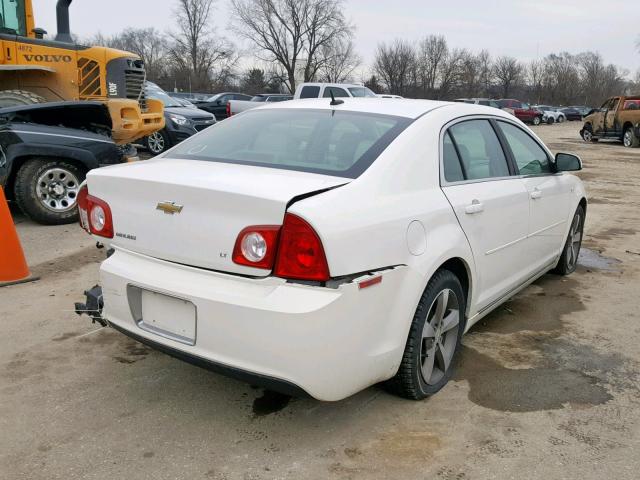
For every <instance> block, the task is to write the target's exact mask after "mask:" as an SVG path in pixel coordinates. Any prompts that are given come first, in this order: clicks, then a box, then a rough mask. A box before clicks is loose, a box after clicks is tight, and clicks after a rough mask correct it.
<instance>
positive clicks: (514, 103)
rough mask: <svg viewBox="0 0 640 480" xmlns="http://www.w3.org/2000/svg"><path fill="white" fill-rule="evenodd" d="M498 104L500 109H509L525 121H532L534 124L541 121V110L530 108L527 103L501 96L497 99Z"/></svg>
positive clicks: (538, 123)
mask: <svg viewBox="0 0 640 480" xmlns="http://www.w3.org/2000/svg"><path fill="white" fill-rule="evenodd" d="M498 105H499V106H500V108H501V109H503V110H507V111H509V112H510V113H512V114H513V115H514V116H515V117H516V118H518V119H519V120H522V121H523V122H525V123H533V124H534V125H540V123H542V116H543V115H544V114H543V112H542V111H540V110H537V109H535V108H531V106H529V104H528V103H522V102H521V101H520V100H514V99H512V98H503V99H502V100H498Z"/></svg>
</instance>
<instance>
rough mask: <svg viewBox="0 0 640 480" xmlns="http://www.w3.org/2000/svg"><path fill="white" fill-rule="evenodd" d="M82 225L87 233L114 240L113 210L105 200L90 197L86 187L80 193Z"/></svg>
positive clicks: (79, 210)
mask: <svg viewBox="0 0 640 480" xmlns="http://www.w3.org/2000/svg"><path fill="white" fill-rule="evenodd" d="M78 212H79V214H80V225H81V226H82V228H84V229H85V230H86V231H87V232H89V233H92V234H94V235H98V236H100V237H105V238H113V219H112V217H111V209H110V208H109V205H108V204H107V202H105V201H104V200H101V199H99V198H97V197H94V196H92V195H89V191H88V189H87V187H86V186H84V187H83V188H81V189H80V191H79V192H78Z"/></svg>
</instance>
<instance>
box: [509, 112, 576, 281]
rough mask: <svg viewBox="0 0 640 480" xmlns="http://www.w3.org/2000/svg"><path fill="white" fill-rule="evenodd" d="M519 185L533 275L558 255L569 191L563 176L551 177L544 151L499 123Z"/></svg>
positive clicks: (524, 134)
mask: <svg viewBox="0 0 640 480" xmlns="http://www.w3.org/2000/svg"><path fill="white" fill-rule="evenodd" d="M497 124H498V125H499V127H500V130H501V131H502V133H503V135H504V139H505V140H506V143H507V146H508V149H509V150H510V151H511V155H512V158H513V160H514V163H515V166H516V167H517V169H518V172H517V173H519V174H520V175H521V176H522V182H523V184H524V186H525V188H526V190H527V192H528V194H529V202H530V209H529V230H528V234H527V236H528V238H527V242H526V245H527V248H526V249H525V251H524V252H523V255H525V256H526V257H528V260H529V262H530V264H531V265H532V268H533V270H534V271H539V270H541V269H543V268H545V267H547V266H548V265H549V264H550V263H552V262H553V261H554V260H555V259H556V258H557V256H558V254H559V253H560V249H561V248H562V245H563V238H564V234H565V231H566V225H567V221H568V216H569V211H568V205H569V203H570V202H569V201H568V198H567V196H568V195H569V189H568V188H567V186H566V185H565V183H566V178H565V176H564V175H557V174H554V173H553V171H552V168H551V159H550V158H549V155H548V154H547V152H546V150H545V149H544V148H542V146H541V145H540V144H539V143H538V142H537V141H536V140H535V139H534V138H533V137H531V136H530V135H529V134H528V133H527V132H525V131H524V130H523V129H521V128H520V127H518V126H516V125H514V124H512V123H509V122H505V121H502V120H500V121H498V122H497Z"/></svg>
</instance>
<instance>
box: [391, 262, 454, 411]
mask: <svg viewBox="0 0 640 480" xmlns="http://www.w3.org/2000/svg"><path fill="white" fill-rule="evenodd" d="M465 311H466V298H465V293H464V291H463V289H462V285H461V283H460V280H459V279H458V277H456V275H454V274H453V273H452V272H450V271H449V270H439V271H438V272H436V274H435V275H434V276H433V277H432V278H431V280H429V283H428V285H427V288H426V289H425V290H424V292H423V294H422V297H421V298H420V301H419V302H418V307H417V309H416V312H415V315H414V317H413V321H412V323H411V329H410V330H409V336H408V338H407V343H406V346H405V350H404V354H403V356H402V361H401V363H400V368H399V369H398V372H397V373H396V375H395V376H394V377H393V378H391V379H390V380H387V381H386V382H385V384H384V386H385V388H386V389H387V390H389V391H390V392H392V393H394V394H396V395H398V396H400V397H404V398H408V399H410V400H422V399H424V398H426V397H428V396H430V395H433V394H435V393H436V392H438V391H439V390H440V389H441V388H442V387H444V386H445V385H446V384H447V382H448V381H449V379H450V378H451V375H452V373H453V369H454V366H455V362H456V360H457V357H458V354H459V351H460V344H461V339H462V334H463V333H464V327H465V324H466V317H465ZM427 324H428V325H427Z"/></svg>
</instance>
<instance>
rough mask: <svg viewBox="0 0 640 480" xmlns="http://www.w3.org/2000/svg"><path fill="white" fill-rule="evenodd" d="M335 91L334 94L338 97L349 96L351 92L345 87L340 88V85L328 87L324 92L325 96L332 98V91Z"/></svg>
mask: <svg viewBox="0 0 640 480" xmlns="http://www.w3.org/2000/svg"><path fill="white" fill-rule="evenodd" d="M332 92H333V96H334V97H336V98H338V97H348V96H349V94H348V93H347V91H346V90H345V89H344V88H338V87H326V88H325V89H324V93H323V95H322V96H323V97H325V98H331V93H332Z"/></svg>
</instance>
